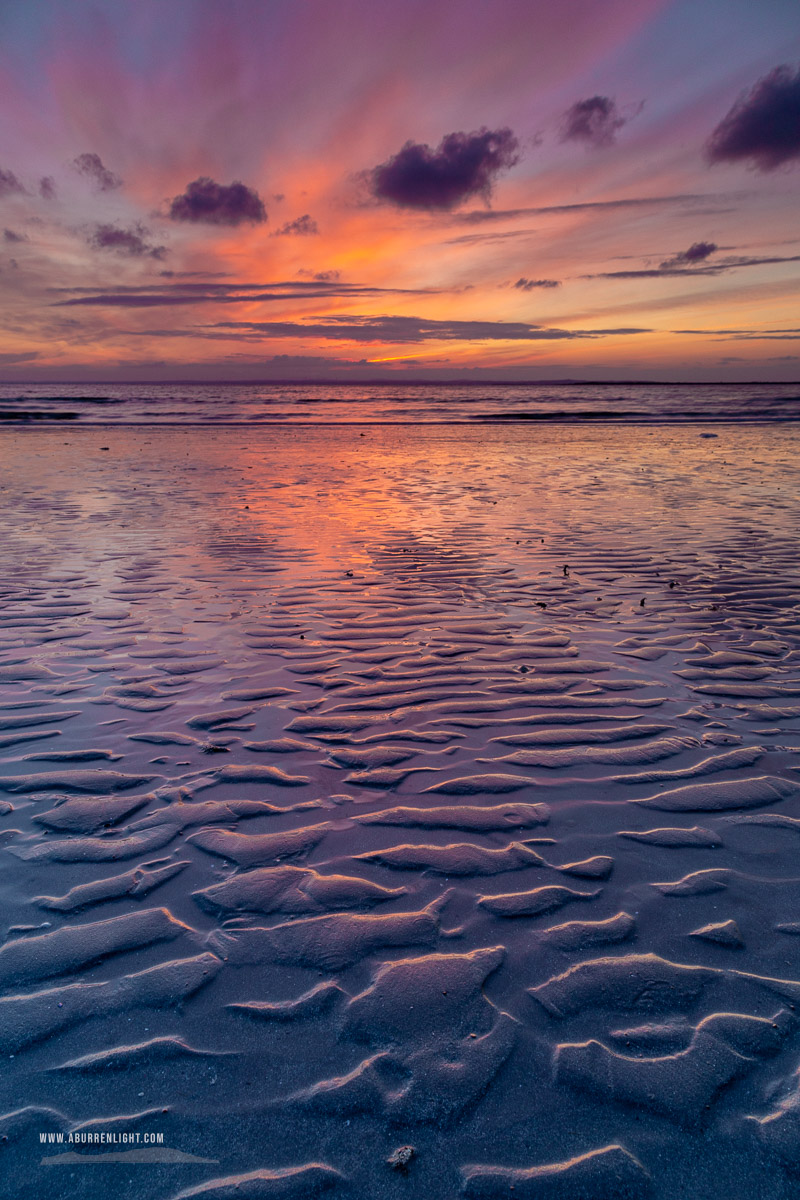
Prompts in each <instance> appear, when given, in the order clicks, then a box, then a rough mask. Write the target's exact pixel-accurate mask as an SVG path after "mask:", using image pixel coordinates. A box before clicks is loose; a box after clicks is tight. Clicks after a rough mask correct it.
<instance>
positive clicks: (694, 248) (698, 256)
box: [661, 242, 719, 270]
mask: <svg viewBox="0 0 800 1200" xmlns="http://www.w3.org/2000/svg"><path fill="white" fill-rule="evenodd" d="M718 249H719V247H718V246H717V244H716V243H715V242H692V244H691V246H690V247H689V249H688V250H681V251H679V253H678V254H673V256H672V258H667V259H665V260H664V262H662V264H661V269H662V270H667V269H669V268H670V267H686V266H691V264H692V263H699V262H705V260H706V259H707V258H708V257H709V256H710V255H711V254H713V253H714V251H715V250H718Z"/></svg>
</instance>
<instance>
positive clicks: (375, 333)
mask: <svg viewBox="0 0 800 1200" xmlns="http://www.w3.org/2000/svg"><path fill="white" fill-rule="evenodd" d="M210 328H211V329H215V330H228V331H231V333H232V334H233V335H234V336H235V335H236V334H237V333H238V334H241V335H243V336H245V337H252V336H253V335H257V336H258V337H261V338H267V337H269V338H273V337H275V338H321V339H325V340H330V341H346V342H386V343H389V344H392V345H398V344H406V343H419V342H431V341H433V342H440V341H468V342H481V341H512V342H539V341H572V340H574V339H579V338H599V337H608V336H611V335H628V334H636V333H649V332H650V331H649V330H647V329H641V328H638V327H637V328H630V327H626V328H619V329H550V328H545V327H542V326H540V325H529V324H527V323H526V322H522V321H439V320H432V319H428V318H425V317H406V316H379V317H373V316H349V315H348V316H332V317H326V318H325V319H324V320H322V321H316V322H309V323H303V322H299V321H220V322H218V323H217V324H215V325H213V326H211V327H210Z"/></svg>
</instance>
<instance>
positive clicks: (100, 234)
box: [89, 225, 167, 259]
mask: <svg viewBox="0 0 800 1200" xmlns="http://www.w3.org/2000/svg"><path fill="white" fill-rule="evenodd" d="M146 237H147V230H146V229H145V228H144V226H143V225H134V226H133V228H132V229H120V228H119V227H118V226H116V225H95V227H94V229H93V230H92V233H91V235H90V236H89V245H90V246H93V247H94V249H95V250H117V251H119V253H121V254H128V255H130V256H131V257H132V258H159V259H160V258H163V257H164V255H165V254H166V252H167V251H166V247H165V246H153V245H151V243H150V242H148V241H147V240H146Z"/></svg>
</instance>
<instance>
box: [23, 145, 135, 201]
mask: <svg viewBox="0 0 800 1200" xmlns="http://www.w3.org/2000/svg"><path fill="white" fill-rule="evenodd" d="M72 166H73V168H74V170H76V171H77V172H78V174H79V175H83V177H84V179H88V180H89V182H90V183H91V184H92V186H93V187H94V188H95V190H96V191H98V192H113V191H116V189H117V188H121V187H122V180H121V179H120V177H119V175H115V174H114V172H113V171H109V169H108V167H106V166H105V165H104V163H103V160H102V159H101V158H100V155H99V154H79V155H78V157H77V158H75V159H73V160H72ZM44 182H45V181H44V180H41V181H40V183H39V188H40V191H41V188H42V184H44ZM50 182H52V181H50ZM47 198H48V199H49V198H50V197H47Z"/></svg>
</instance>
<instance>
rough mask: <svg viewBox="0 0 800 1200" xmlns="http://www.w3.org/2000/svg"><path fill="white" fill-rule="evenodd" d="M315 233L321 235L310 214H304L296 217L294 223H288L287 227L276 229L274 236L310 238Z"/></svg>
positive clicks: (282, 226)
mask: <svg viewBox="0 0 800 1200" xmlns="http://www.w3.org/2000/svg"><path fill="white" fill-rule="evenodd" d="M314 233H319V228H318V227H317V222H316V221H315V220H314V219H313V218H312V217H310V216H309V214H308V213H303V215H302V217H296V218H295V219H294V221H287V222H286V224H285V225H281V227H280V229H276V230H275V232H274V233H273V235H272V236H273V237H308V236H309V235H311V234H314Z"/></svg>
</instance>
